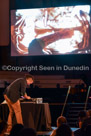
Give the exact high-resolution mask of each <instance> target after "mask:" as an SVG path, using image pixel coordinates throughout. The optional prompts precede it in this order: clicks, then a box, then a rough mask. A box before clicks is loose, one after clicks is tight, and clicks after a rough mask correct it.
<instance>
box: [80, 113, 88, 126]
mask: <svg viewBox="0 0 91 136" xmlns="http://www.w3.org/2000/svg"><path fill="white" fill-rule="evenodd" d="M78 118H79V128H81V127H82V123H83V121H84V120H85V119H86V118H87V113H86V111H80V112H79V114H78Z"/></svg>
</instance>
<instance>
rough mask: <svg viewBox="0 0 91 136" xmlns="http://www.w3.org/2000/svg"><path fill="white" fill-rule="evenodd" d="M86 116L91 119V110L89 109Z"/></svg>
mask: <svg viewBox="0 0 91 136" xmlns="http://www.w3.org/2000/svg"><path fill="white" fill-rule="evenodd" d="M87 116H88V117H91V110H90V109H89V110H88V111H87Z"/></svg>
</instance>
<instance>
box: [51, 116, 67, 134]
mask: <svg viewBox="0 0 91 136" xmlns="http://www.w3.org/2000/svg"><path fill="white" fill-rule="evenodd" d="M63 123H67V120H66V118H65V117H64V116H59V117H58V118H57V128H58V127H60V126H61V125H62V124H63ZM56 130H57V129H55V130H53V131H52V133H51V135H50V136H56Z"/></svg>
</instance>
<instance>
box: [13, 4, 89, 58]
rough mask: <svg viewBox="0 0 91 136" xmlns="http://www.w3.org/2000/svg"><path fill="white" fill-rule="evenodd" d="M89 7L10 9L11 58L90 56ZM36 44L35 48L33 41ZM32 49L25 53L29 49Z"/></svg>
mask: <svg viewBox="0 0 91 136" xmlns="http://www.w3.org/2000/svg"><path fill="white" fill-rule="evenodd" d="M89 12H90V6H71V7H56V8H43V9H30V10H29V9H27V10H16V11H15V10H13V11H12V12H11V55H12V56H23V55H25V56H26V55H31V53H32V55H41V54H40V52H42V55H59V54H85V53H91V49H90V44H89V37H90V15H89ZM35 39H36V40H37V41H38V46H37V45H35V44H32V43H33V40H35ZM31 45H32V46H34V47H35V50H37V48H38V47H39V46H40V47H41V48H39V50H37V51H36V53H35V51H34V50H32V48H31V47H30V51H29V52H30V53H29V52H28V48H29V46H31Z"/></svg>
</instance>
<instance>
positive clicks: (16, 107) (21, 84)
mask: <svg viewBox="0 0 91 136" xmlns="http://www.w3.org/2000/svg"><path fill="white" fill-rule="evenodd" d="M32 83H33V77H32V76H31V75H25V77H24V78H18V79H16V80H15V81H13V82H12V83H11V84H10V85H9V86H8V87H7V88H6V90H5V92H4V98H5V100H6V101H7V104H8V107H9V116H8V121H7V124H8V127H7V132H10V131H11V129H12V117H13V114H14V113H15V116H16V121H17V123H18V124H23V120H22V113H21V106H20V100H19V98H20V97H21V96H24V97H25V98H26V99H31V97H30V96H28V95H27V93H26V87H27V85H30V84H32Z"/></svg>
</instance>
